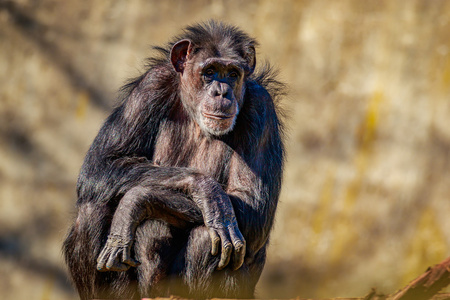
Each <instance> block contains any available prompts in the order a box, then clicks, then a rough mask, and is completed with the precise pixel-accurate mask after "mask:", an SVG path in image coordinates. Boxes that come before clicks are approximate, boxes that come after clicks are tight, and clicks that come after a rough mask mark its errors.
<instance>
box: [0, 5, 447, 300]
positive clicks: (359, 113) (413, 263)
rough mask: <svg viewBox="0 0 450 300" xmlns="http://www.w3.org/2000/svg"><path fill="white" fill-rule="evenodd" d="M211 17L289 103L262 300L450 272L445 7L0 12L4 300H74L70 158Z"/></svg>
mask: <svg viewBox="0 0 450 300" xmlns="http://www.w3.org/2000/svg"><path fill="white" fill-rule="evenodd" d="M209 18H216V19H219V20H223V21H226V22H229V23H233V24H235V25H238V26H240V27H241V28H242V29H244V30H245V31H247V32H248V33H250V34H251V35H253V36H255V37H256V38H257V39H258V40H259V42H260V47H259V50H258V60H259V62H261V61H264V60H266V59H267V60H270V61H271V62H272V63H273V64H274V65H275V66H276V67H278V68H279V69H280V78H281V79H282V80H283V81H284V82H286V83H287V84H288V86H289V87H290V90H289V96H288V97H287V98H286V99H285V100H284V107H285V109H286V111H287V113H288V119H287V120H286V124H287V127H288V139H287V143H286V144H287V150H288V155H287V162H286V171H285V178H284V187H283V192H282V196H281V203H280V206H279V211H278V215H277V221H276V226H275V229H274V231H273V235H272V241H271V247H270V253H269V258H268V262H267V266H266V269H265V271H264V273H263V276H262V279H261V281H260V283H259V285H258V295H259V296H260V297H262V298H270V297H273V298H287V297H297V296H300V297H316V298H318V297H337V296H341V297H342V296H347V297H349V296H363V295H365V294H367V293H368V292H369V291H370V289H371V288H372V287H376V288H377V290H378V291H380V292H384V293H390V292H393V291H395V290H396V289H398V288H400V287H401V286H402V285H404V284H406V283H407V282H409V281H410V280H411V279H413V278H414V277H415V276H417V275H419V274H420V273H422V272H423V271H425V269H426V268H427V266H429V265H433V264H436V263H438V262H439V261H441V260H442V259H444V258H445V257H448V256H449V255H450V200H449V197H450V157H449V151H450V120H449V118H450V1H443V0H433V1H429V0H408V1H395V0H391V1H387V0H384V1H383V0H367V1H359V0H339V1H331V0H330V1H326V0H314V1H312V0H305V1H293V0H291V1H288V0H284V1H270V0H267V1H265V0H260V1H244V0H242V1H238V0H230V1H206V0H195V1H147V0H133V1H125V0H112V1H96V0H94V1H88V0H83V1H81V0H78V1H74V0H65V1H57V0H18V1H5V0H1V1H0V266H1V267H0V291H1V292H0V293H1V296H0V298H2V299H75V298H76V294H75V291H74V290H73V288H72V287H71V285H70V283H69V281H68V279H67V275H66V274H67V273H66V269H65V266H64V264H63V260H62V255H61V250H60V248H61V243H62V241H63V239H64V236H65V234H66V231H67V228H68V225H69V223H70V222H71V220H72V218H73V214H74V203H75V201H76V198H75V182H76V178H77V176H78V171H79V168H80V166H81V163H82V160H83V157H84V155H85V153H86V151H87V149H88V147H89V145H90V143H91V142H92V140H93V138H94V136H95V135H96V133H97V131H98V129H99V127H100V126H101V124H102V122H103V120H104V119H105V117H106V116H107V115H108V112H110V110H111V108H112V107H113V106H114V104H115V98H116V95H117V90H118V89H119V88H120V86H121V85H122V84H123V83H124V82H125V81H126V80H127V78H129V77H133V76H136V75H138V74H139V73H140V72H141V71H142V70H143V65H144V59H145V58H146V57H148V56H150V55H151V53H152V51H151V47H150V46H151V45H161V44H164V43H165V42H166V41H167V40H168V39H169V38H170V37H171V36H173V35H175V34H178V33H179V32H180V30H181V28H182V27H184V26H185V25H187V24H192V23H194V22H199V21H205V20H208V19H209Z"/></svg>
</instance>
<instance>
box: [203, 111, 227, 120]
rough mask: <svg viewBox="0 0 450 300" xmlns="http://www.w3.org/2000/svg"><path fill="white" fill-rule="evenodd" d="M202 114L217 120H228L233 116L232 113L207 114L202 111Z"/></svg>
mask: <svg viewBox="0 0 450 300" xmlns="http://www.w3.org/2000/svg"><path fill="white" fill-rule="evenodd" d="M202 114H203V116H204V117H205V118H208V119H213V120H219V121H222V120H228V119H231V118H233V117H234V115H223V114H208V113H202Z"/></svg>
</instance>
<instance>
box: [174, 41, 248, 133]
mask: <svg viewBox="0 0 450 300" xmlns="http://www.w3.org/2000/svg"><path fill="white" fill-rule="evenodd" d="M171 59H172V64H173V66H174V68H175V70H176V71H177V72H179V73H180V76H181V87H180V89H181V90H180V95H181V100H182V102H183V105H184V107H185V108H186V110H187V111H188V112H189V114H190V115H191V117H193V118H194V120H195V122H196V123H197V124H198V125H199V126H200V128H201V129H202V130H203V131H204V132H206V133H208V134H211V135H213V136H220V135H224V134H226V133H228V132H230V131H231V130H233V127H234V124H235V122H236V118H237V115H238V113H239V110H240V108H241V107H242V102H243V95H244V87H245V85H244V77H245V68H246V67H247V68H248V66H245V65H244V64H245V63H243V61H244V60H243V59H241V60H239V59H236V58H235V57H232V58H229V57H222V56H214V55H213V53H210V52H208V51H207V50H206V49H192V45H191V42H190V41H188V40H182V41H180V42H178V43H176V44H175V45H174V46H173V48H172V53H171Z"/></svg>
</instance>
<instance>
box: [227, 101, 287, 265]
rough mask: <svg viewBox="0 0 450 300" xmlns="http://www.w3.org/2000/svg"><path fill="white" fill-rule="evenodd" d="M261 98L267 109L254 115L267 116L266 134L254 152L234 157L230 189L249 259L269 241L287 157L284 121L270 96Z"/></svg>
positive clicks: (262, 136)
mask: <svg viewBox="0 0 450 300" xmlns="http://www.w3.org/2000/svg"><path fill="white" fill-rule="evenodd" d="M259 94H261V93H259ZM264 95H267V94H266V93H263V95H262V96H264ZM261 99H265V100H266V106H265V109H260V112H259V113H254V114H253V115H260V116H263V118H262V119H263V120H264V124H263V125H262V127H263V129H262V130H261V131H262V134H261V136H260V138H259V140H258V142H255V143H253V144H255V146H254V148H253V150H252V151H251V154H250V155H242V156H240V155H234V156H233V157H232V161H231V164H230V175H229V184H228V189H227V190H226V192H227V194H228V195H229V197H230V199H231V202H232V204H233V207H234V211H235V214H236V218H237V221H238V224H239V229H240V230H241V232H242V234H243V236H244V238H245V239H246V242H247V244H246V246H247V254H246V262H247V261H251V260H252V258H253V256H254V255H255V254H256V253H257V252H258V251H259V250H260V249H261V248H262V247H264V245H265V244H266V243H267V241H268V238H269V234H270V231H271V229H272V225H273V220H274V217H275V211H276V207H277V203H278V197H279V194H280V189H281V180H282V167H283V160H284V147H283V143H282V136H281V135H282V124H280V122H279V120H278V118H277V116H276V114H275V109H274V106H273V102H272V99H271V98H270V96H269V95H267V97H261V98H260V101H261ZM261 111H263V112H261ZM246 157H247V158H246Z"/></svg>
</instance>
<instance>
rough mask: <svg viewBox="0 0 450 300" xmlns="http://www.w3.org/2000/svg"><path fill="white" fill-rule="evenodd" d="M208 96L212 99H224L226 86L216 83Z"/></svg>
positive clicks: (226, 90) (226, 94) (226, 92)
mask: <svg viewBox="0 0 450 300" xmlns="http://www.w3.org/2000/svg"><path fill="white" fill-rule="evenodd" d="M210 95H211V96H212V97H221V98H226V97H227V96H228V85H227V84H224V83H221V82H216V83H215V84H214V85H213V86H212V87H211V90H210Z"/></svg>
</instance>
